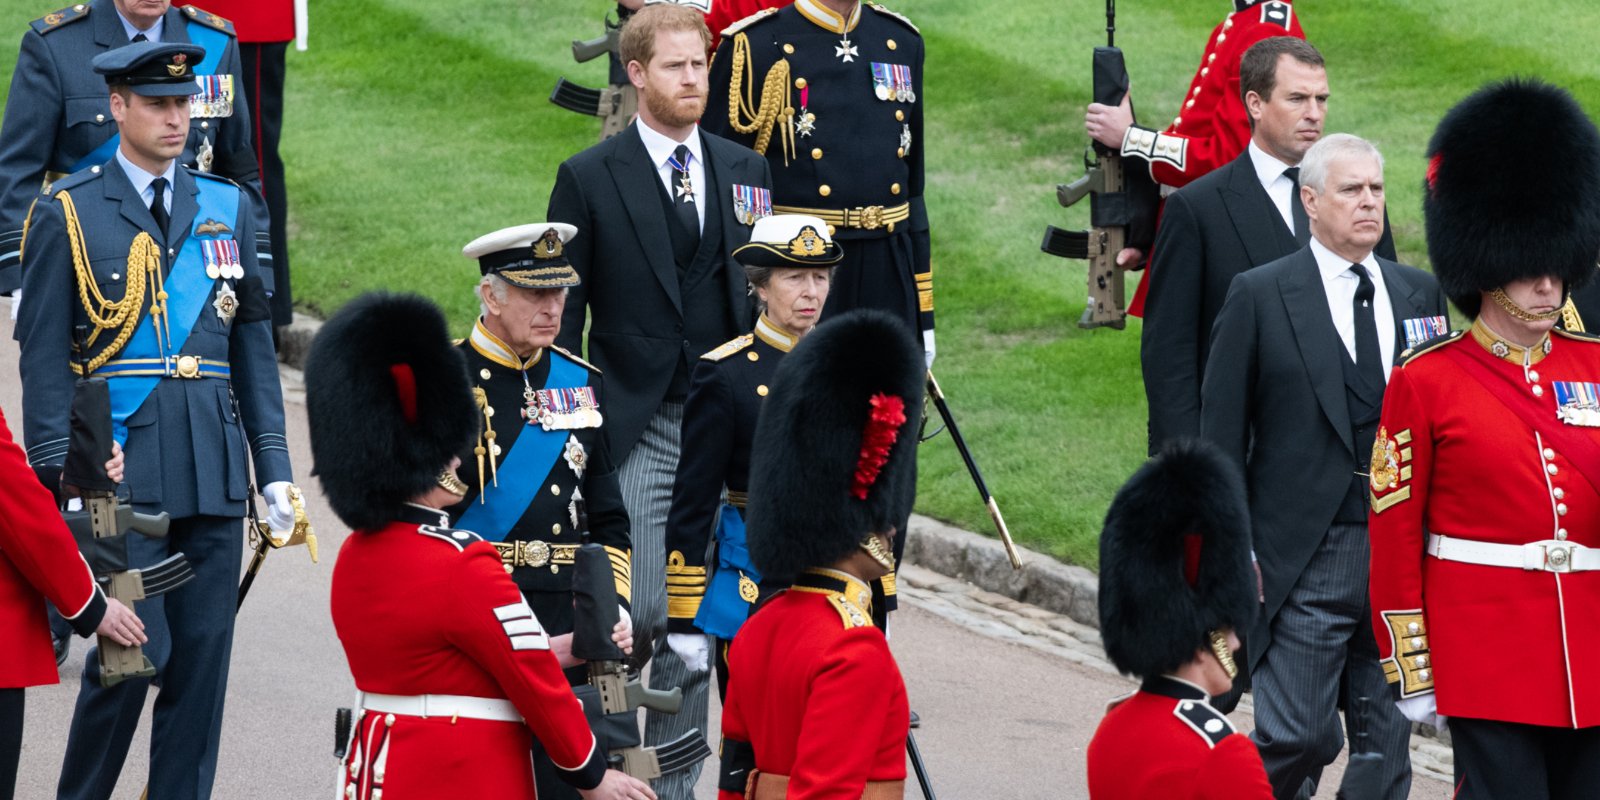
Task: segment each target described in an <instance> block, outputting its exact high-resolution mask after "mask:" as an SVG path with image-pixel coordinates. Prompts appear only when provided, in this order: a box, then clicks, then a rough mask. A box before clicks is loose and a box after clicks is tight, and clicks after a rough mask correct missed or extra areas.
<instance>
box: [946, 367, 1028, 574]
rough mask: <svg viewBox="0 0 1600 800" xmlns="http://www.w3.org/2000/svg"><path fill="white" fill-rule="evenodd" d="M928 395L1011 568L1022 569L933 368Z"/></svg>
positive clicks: (1014, 548)
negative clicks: (991, 522) (974, 488)
mask: <svg viewBox="0 0 1600 800" xmlns="http://www.w3.org/2000/svg"><path fill="white" fill-rule="evenodd" d="M928 396H929V397H931V398H932V399H933V407H934V408H937V409H938V410H939V416H940V417H941V418H943V419H944V426H945V427H946V428H949V429H950V439H951V441H953V442H955V443H956V449H957V450H959V451H960V452H961V460H962V461H965V462H966V464H967V472H968V473H969V474H970V475H972V482H973V484H975V485H976V486H977V487H978V496H980V497H982V498H983V504H984V505H985V506H986V507H988V509H989V519H991V520H993V521H994V528H995V530H996V531H998V532H999V533H1000V543H1001V544H1003V545H1005V548H1006V556H1007V557H1008V558H1010V559H1011V568H1012V569H1014V570H1018V569H1022V557H1021V556H1019V555H1017V545H1016V543H1014V542H1012V541H1011V531H1010V530H1009V529H1007V528H1006V518H1005V517H1003V516H1001V515H1000V506H999V504H997V503H995V501H994V495H991V494H989V486H988V485H987V484H985V483H984V482H983V473H982V472H979V471H978V462H976V461H973V460H972V451H971V450H970V449H968V448H967V440H966V439H964V438H962V436H961V429H960V428H958V427H956V417H955V415H954V414H952V413H950V404H949V403H947V402H945V399H944V392H943V391H941V390H940V389H939V382H938V381H937V380H935V379H934V377H933V370H931V369H930V370H928Z"/></svg>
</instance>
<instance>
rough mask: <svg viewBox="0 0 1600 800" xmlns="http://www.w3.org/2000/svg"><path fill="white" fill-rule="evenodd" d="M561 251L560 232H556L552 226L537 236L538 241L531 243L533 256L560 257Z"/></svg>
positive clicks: (543, 257) (544, 257)
mask: <svg viewBox="0 0 1600 800" xmlns="http://www.w3.org/2000/svg"><path fill="white" fill-rule="evenodd" d="M561 251H562V244H561V234H559V233H557V232H556V230H555V229H554V228H551V229H550V230H547V231H545V232H544V235H543V236H541V237H539V241H537V242H534V244H533V256H534V258H542V259H549V258H560V257H561Z"/></svg>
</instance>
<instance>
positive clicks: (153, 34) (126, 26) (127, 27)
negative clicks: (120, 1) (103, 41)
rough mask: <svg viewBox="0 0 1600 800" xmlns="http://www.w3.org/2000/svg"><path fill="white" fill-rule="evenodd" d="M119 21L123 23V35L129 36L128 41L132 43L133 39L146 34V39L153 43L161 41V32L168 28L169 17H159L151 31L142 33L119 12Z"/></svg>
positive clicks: (163, 15)
mask: <svg viewBox="0 0 1600 800" xmlns="http://www.w3.org/2000/svg"><path fill="white" fill-rule="evenodd" d="M117 19H118V20H120V21H121V22H122V31H123V33H126V34H128V41H130V42H131V41H133V37H135V36H138V35H139V34H141V33H142V34H144V38H146V39H148V40H150V41H152V42H159V41H161V32H162V31H163V30H165V29H166V27H167V15H165V14H162V15H161V16H159V17H157V18H156V24H154V25H151V26H150V30H147V31H141V30H139V29H138V28H135V27H134V26H133V23H131V22H129V21H128V18H127V17H124V16H122V12H121V11H118V12H117Z"/></svg>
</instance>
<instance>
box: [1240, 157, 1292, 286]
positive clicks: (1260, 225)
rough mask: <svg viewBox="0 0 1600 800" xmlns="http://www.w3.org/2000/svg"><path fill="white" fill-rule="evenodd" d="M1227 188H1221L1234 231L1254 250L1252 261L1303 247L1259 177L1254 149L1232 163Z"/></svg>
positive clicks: (1253, 262)
mask: <svg viewBox="0 0 1600 800" xmlns="http://www.w3.org/2000/svg"><path fill="white" fill-rule="evenodd" d="M1228 169H1229V170H1230V174H1229V175H1228V183H1227V188H1225V189H1223V190H1222V191H1221V195H1222V205H1223V208H1225V209H1226V210H1227V212H1228V217H1229V218H1230V219H1232V220H1233V227H1234V231H1235V232H1237V233H1238V234H1239V240H1240V241H1241V242H1242V243H1243V244H1244V249H1245V252H1247V253H1249V254H1250V263H1251V264H1252V265H1256V266H1259V265H1261V264H1265V263H1267V262H1268V261H1273V260H1276V259H1278V258H1282V257H1283V256H1284V255H1286V254H1288V253H1293V252H1294V251H1295V250H1297V249H1299V244H1298V243H1297V242H1295V240H1294V234H1293V233H1291V232H1290V231H1289V226H1288V224H1286V223H1285V222H1284V221H1283V215H1282V214H1280V213H1278V207H1277V206H1275V205H1273V204H1272V198H1270V197H1268V196H1267V190H1266V189H1263V188H1261V181H1260V180H1258V179H1257V178H1256V168H1255V164H1254V163H1253V162H1251V160H1250V153H1249V151H1246V152H1244V153H1241V154H1240V155H1239V157H1238V158H1236V159H1234V160H1233V163H1232V164H1229V165H1228Z"/></svg>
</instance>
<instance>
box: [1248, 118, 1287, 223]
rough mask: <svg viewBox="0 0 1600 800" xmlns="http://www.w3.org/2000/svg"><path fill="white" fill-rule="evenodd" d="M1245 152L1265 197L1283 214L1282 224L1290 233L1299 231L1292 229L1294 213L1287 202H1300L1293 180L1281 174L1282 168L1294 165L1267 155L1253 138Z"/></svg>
mask: <svg viewBox="0 0 1600 800" xmlns="http://www.w3.org/2000/svg"><path fill="white" fill-rule="evenodd" d="M1245 152H1247V153H1249V154H1250V163H1251V164H1253V165H1255V168H1256V179H1257V180H1259V181H1261V188H1263V189H1266V190H1267V197H1269V198H1271V200H1272V204H1273V205H1274V206H1277V208H1278V213H1279V214H1280V215H1282V216H1283V224H1284V225H1286V226H1288V228H1289V232H1290V233H1299V231H1296V230H1295V229H1294V213H1293V211H1291V210H1290V209H1291V207H1290V205H1289V204H1290V203H1298V202H1300V198H1298V197H1295V196H1294V181H1291V180H1289V177H1288V176H1287V175H1284V174H1283V171H1284V170H1286V169H1288V168H1290V167H1292V166H1294V165H1293V164H1285V163H1283V162H1282V161H1279V160H1278V159H1277V158H1276V157H1275V156H1271V155H1268V154H1267V151H1265V150H1262V149H1261V148H1259V147H1257V146H1256V142H1255V140H1254V139H1251V140H1250V145H1249V146H1248V147H1246V148H1245Z"/></svg>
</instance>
